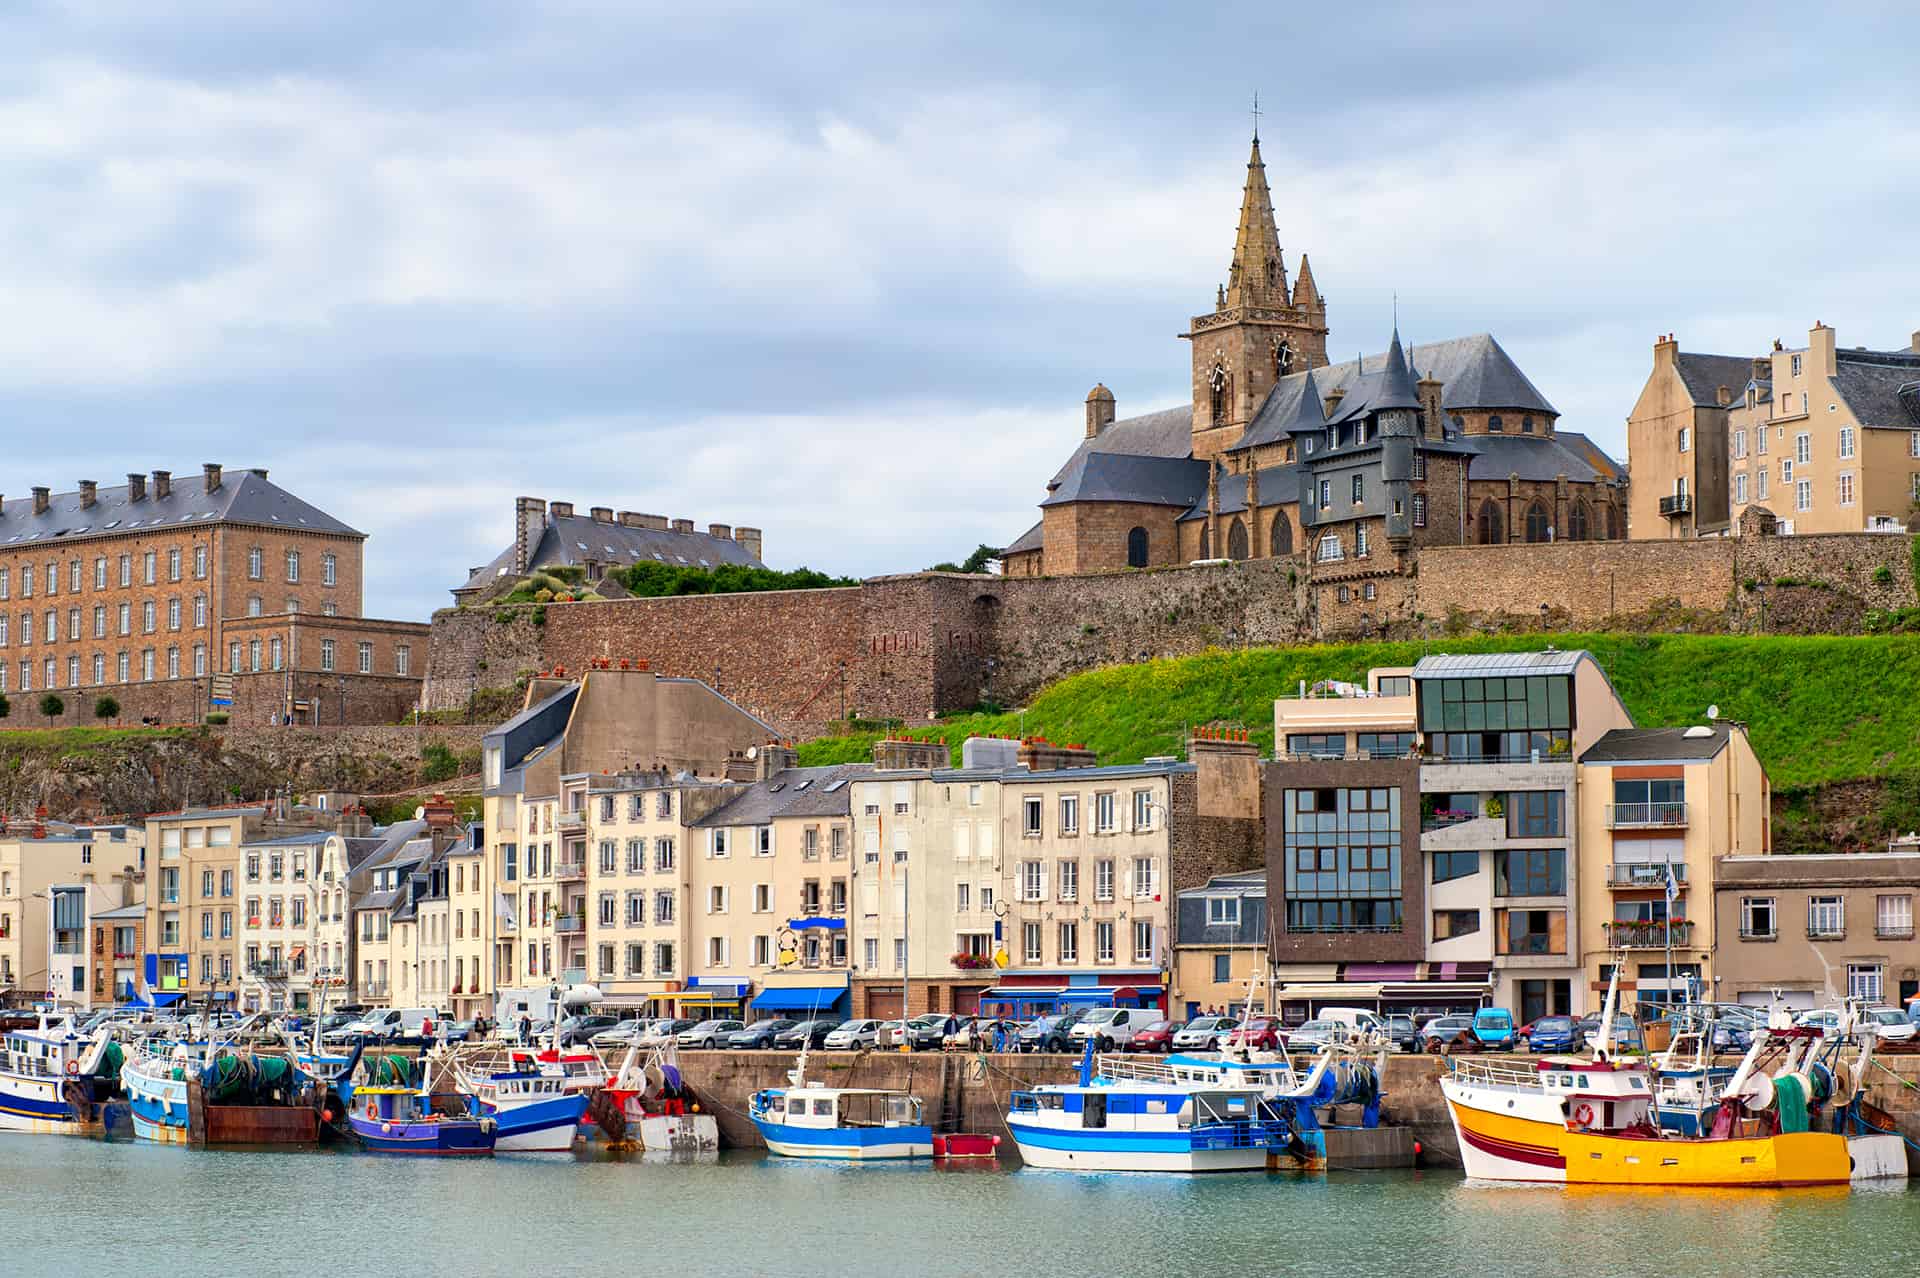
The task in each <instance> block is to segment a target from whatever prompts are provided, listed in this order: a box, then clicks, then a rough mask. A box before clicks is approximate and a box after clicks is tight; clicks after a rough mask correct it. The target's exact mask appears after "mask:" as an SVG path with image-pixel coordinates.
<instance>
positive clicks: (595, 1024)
mask: <svg viewBox="0 0 1920 1278" xmlns="http://www.w3.org/2000/svg"><path fill="white" fill-rule="evenodd" d="M619 1023H620V1018H619V1017H617V1016H607V1015H604V1014H601V1013H593V1014H591V1015H580V1016H569V1017H567V1018H566V1019H565V1020H563V1021H561V1022H560V1046H562V1047H577V1046H579V1045H580V1044H582V1043H591V1042H592V1041H593V1036H594V1035H595V1034H598V1033H599V1032H600V1031H601V1030H603V1029H612V1028H613V1027H614V1026H616V1025H618V1024H619Z"/></svg>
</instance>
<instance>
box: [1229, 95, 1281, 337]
mask: <svg viewBox="0 0 1920 1278" xmlns="http://www.w3.org/2000/svg"><path fill="white" fill-rule="evenodd" d="M1286 303H1287V268H1286V264H1285V263H1284V262H1282V261H1281V260H1280V232H1279V229H1278V228H1277V227H1275V225H1274V222H1273V193H1272V192H1271V191H1269V190H1268V189H1267V166H1266V164H1265V163H1264V162H1263V161H1262V160H1261V159H1260V135H1259V134H1258V133H1256V134H1254V135H1253V150H1252V153H1251V154H1250V155H1249V156H1248V157H1247V184H1246V187H1245V189H1244V190H1243V191H1242V192H1241V194H1240V229H1239V231H1238V232H1237V233H1236V234H1235V235H1234V237H1233V262H1232V264H1231V265H1229V266H1228V268H1227V305H1228V306H1273V305H1279V306H1285V305H1286Z"/></svg>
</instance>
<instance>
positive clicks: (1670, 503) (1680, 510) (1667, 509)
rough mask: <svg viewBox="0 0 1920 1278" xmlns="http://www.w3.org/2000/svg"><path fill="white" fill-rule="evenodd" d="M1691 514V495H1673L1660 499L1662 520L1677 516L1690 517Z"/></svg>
mask: <svg viewBox="0 0 1920 1278" xmlns="http://www.w3.org/2000/svg"><path fill="white" fill-rule="evenodd" d="M1692 513H1693V494H1692V493H1675V494H1673V496H1671V497H1662V498H1661V499H1660V514H1661V517H1662V518H1666V519H1671V518H1674V517H1675V516H1678V515H1691V514H1692Z"/></svg>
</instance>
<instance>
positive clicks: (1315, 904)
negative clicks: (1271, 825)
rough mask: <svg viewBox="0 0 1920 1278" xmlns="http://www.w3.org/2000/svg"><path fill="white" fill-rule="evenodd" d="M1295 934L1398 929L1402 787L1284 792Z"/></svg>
mask: <svg viewBox="0 0 1920 1278" xmlns="http://www.w3.org/2000/svg"><path fill="white" fill-rule="evenodd" d="M1284 837H1285V855H1286V893H1287V930H1288V931H1289V932H1398V931H1400V927H1401V894H1400V791H1399V790H1398V789H1394V788H1389V787H1378V786H1376V787H1369V788H1365V789H1327V790H1288V791H1287V792H1286V831H1285V836H1284Z"/></svg>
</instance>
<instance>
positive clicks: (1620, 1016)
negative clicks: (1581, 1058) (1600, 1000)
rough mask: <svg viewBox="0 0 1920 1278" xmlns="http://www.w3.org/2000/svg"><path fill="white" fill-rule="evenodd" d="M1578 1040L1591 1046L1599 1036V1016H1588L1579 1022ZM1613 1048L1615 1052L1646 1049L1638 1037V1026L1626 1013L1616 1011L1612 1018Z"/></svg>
mask: <svg viewBox="0 0 1920 1278" xmlns="http://www.w3.org/2000/svg"><path fill="white" fill-rule="evenodd" d="M1578 1032H1579V1034H1580V1042H1581V1043H1582V1044H1584V1045H1585V1046H1587V1047H1592V1046H1593V1044H1594V1042H1595V1040H1597V1039H1598V1038H1599V1037H1600V1018H1599V1017H1598V1016H1589V1017H1586V1018H1585V1019H1584V1020H1582V1021H1581V1022H1580V1024H1579V1029H1578ZM1613 1050H1614V1051H1616V1052H1640V1051H1645V1050H1646V1044H1645V1043H1644V1042H1643V1041H1642V1040H1641V1038H1640V1027H1639V1026H1638V1025H1635V1024H1634V1023H1633V1018H1632V1017H1631V1016H1628V1015H1627V1014H1626V1013H1624V1012H1621V1013H1617V1014H1616V1015H1615V1016H1614V1018H1613Z"/></svg>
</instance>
